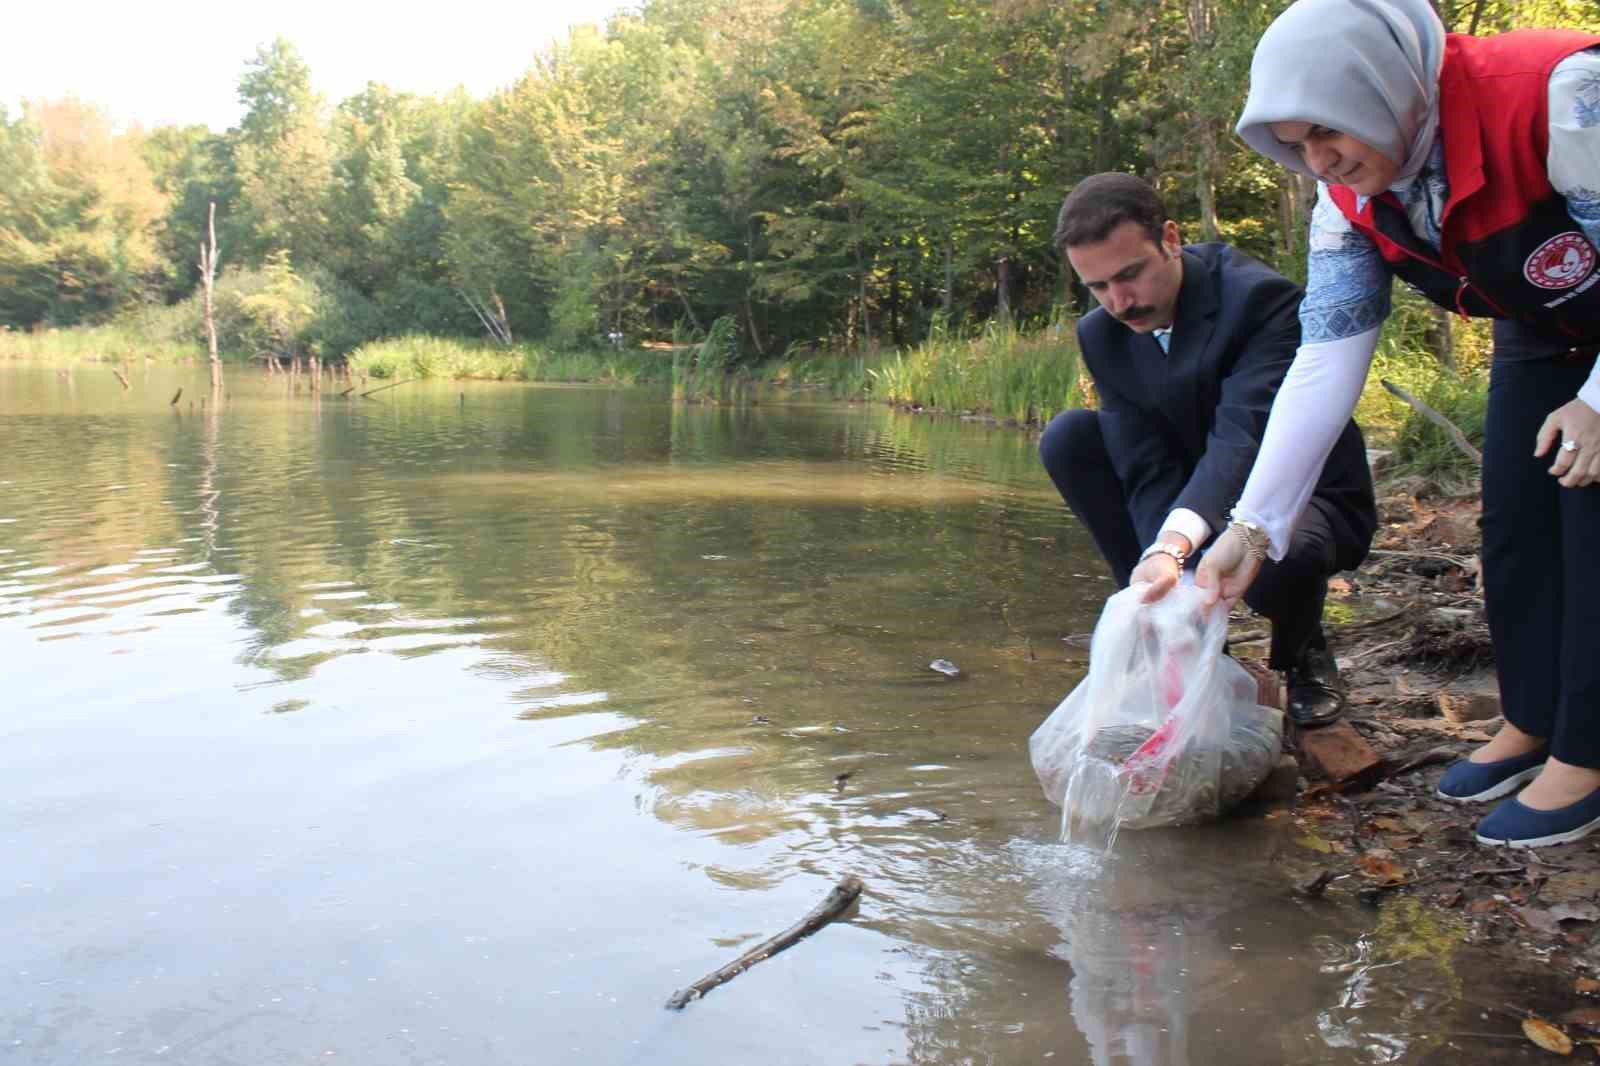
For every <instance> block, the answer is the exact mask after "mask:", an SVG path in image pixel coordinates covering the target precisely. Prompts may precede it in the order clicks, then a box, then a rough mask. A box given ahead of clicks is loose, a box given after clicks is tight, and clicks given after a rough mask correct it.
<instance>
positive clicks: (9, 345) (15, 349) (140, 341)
mask: <svg viewBox="0 0 1600 1066" xmlns="http://www.w3.org/2000/svg"><path fill="white" fill-rule="evenodd" d="M204 358H206V346H205V345H204V344H200V343H195V342H191V343H187V344H184V343H174V342H172V341H169V340H166V339H161V340H155V339H152V338H151V337H150V335H149V334H148V333H147V332H145V331H144V330H143V329H140V328H139V327H138V326H137V325H135V324H133V323H129V322H118V323H115V324H112V325H105V326H80V327H78V328H75V329H49V330H41V331H40V332H38V333H27V332H21V331H18V330H0V359H28V360H33V361H37V362H42V363H132V362H137V361H140V360H144V359H152V360H155V361H156V362H178V361H181V360H183V359H204Z"/></svg>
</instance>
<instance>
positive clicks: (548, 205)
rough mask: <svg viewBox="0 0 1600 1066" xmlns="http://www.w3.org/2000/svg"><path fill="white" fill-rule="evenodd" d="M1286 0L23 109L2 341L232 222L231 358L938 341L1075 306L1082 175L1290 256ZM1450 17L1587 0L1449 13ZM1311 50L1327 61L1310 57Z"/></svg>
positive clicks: (113, 289)
mask: <svg viewBox="0 0 1600 1066" xmlns="http://www.w3.org/2000/svg"><path fill="white" fill-rule="evenodd" d="M1282 6H1283V5H1282V4H1281V3H1278V2H1277V0H1266V2H1261V0H1067V2H1060V0H644V2H643V3H642V5H641V6H639V7H637V8H634V9H631V10H629V11H626V12H624V13H623V14H620V15H618V16H616V17H615V18H613V19H612V20H611V22H610V23H609V24H608V25H607V26H606V27H604V28H603V29H595V28H587V29H579V30H575V31H574V32H573V33H572V34H571V35H570V36H569V38H568V39H567V40H566V41H565V42H564V43H562V44H560V45H558V46H556V47H553V48H550V49H547V50H545V51H543V52H541V53H538V54H536V55H534V56H533V58H532V61H531V65H530V67H529V68H528V70H527V71H526V72H525V73H524V74H523V76H522V77H521V78H520V80H518V81H517V82H516V83H515V84H513V85H511V86H509V87H508V88H506V89H504V90H503V91H500V92H497V93H495V94H494V95H491V96H489V97H488V98H486V99H471V98H468V97H467V96H466V95H465V94H456V95H450V96H445V97H422V96H415V95H409V94H405V93H400V92H396V91H393V90H391V89H389V88H387V87H386V86H383V85H380V84H369V85H368V86H367V88H366V89H365V91H363V92H361V93H359V94H358V95H355V96H352V97H350V98H348V99H345V100H342V101H339V102H337V103H331V102H330V101H327V100H324V99H322V98H321V97H320V96H319V95H318V94H317V93H316V92H315V91H314V88H313V86H314V84H315V82H314V75H313V72H312V71H311V70H309V69H308V67H307V65H306V63H305V62H304V61H303V60H302V59H301V58H300V56H299V54H298V53H297V52H296V50H295V48H294V46H293V44H292V43H290V42H288V41H285V40H281V39H280V40H277V41H274V42H272V43H269V44H266V45H263V46H262V47H261V48H260V49H259V50H258V51H257V52H256V54H255V55H254V56H253V57H250V58H249V59H248V61H246V62H244V63H243V64H242V69H241V73H240V76H239V78H238V82H237V86H236V88H237V92H238V96H239V100H240V102H241V104H242V105H243V117H242V119H241V120H240V122H239V125H238V126H237V127H236V128H233V129H229V130H227V131H223V132H218V131H215V130H210V129H207V128H205V127H198V126H191V127H160V128H156V129H151V130H142V129H137V128H133V129H127V128H123V127H122V126H120V125H119V124H118V121H117V116H116V115H107V114H104V113H101V112H99V111H97V110H95V109H94V108H91V107H89V106H86V105H84V104H82V103H79V102H77V101H75V100H72V99H66V100H33V101H28V102H27V103H25V104H24V105H23V107H22V108H21V111H20V113H17V114H11V113H7V112H6V111H5V110H3V109H0V325H4V326H7V327H10V328H13V329H29V328H37V327H38V326H40V325H41V324H42V325H45V326H74V325H83V324H97V323H102V322H106V321H109V320H112V319H118V318H120V319H128V318H130V317H137V316H139V315H151V314H160V313H161V309H163V308H168V309H170V308H171V307H173V305H179V304H181V302H182V301H184V300H185V299H186V298H187V297H188V296H190V294H191V293H192V292H193V291H194V289H195V286H196V284H197V281H198V269H197V266H196V263H197V260H198V248H199V242H200V239H201V237H202V234H203V229H204V226H205V217H206V210H207V204H208V203H211V202H215V204H216V207H217V219H218V240H219V244H220V247H221V262H222V265H223V270H224V273H223V276H222V280H221V283H220V284H221V287H222V290H223V291H224V292H225V293H231V294H232V303H231V304H225V306H226V307H233V308H235V309H236V310H238V309H243V310H241V311H239V313H241V314H244V313H245V312H246V311H247V312H248V314H245V317H246V318H247V319H248V322H247V324H246V325H247V327H248V329H254V330H256V331H257V333H259V334H260V336H245V334H246V333H247V332H248V329H246V327H243V326H242V327H240V328H239V329H237V330H235V332H234V333H233V334H230V335H231V336H234V337H235V341H236V343H237V344H241V345H242V344H246V343H248V344H251V345H256V344H261V345H266V346H269V347H270V346H273V345H278V346H288V347H291V348H300V349H303V350H308V351H314V352H316V353H317V354H321V355H323V356H324V357H329V356H338V355H341V354H343V353H345V352H347V351H349V350H350V349H352V348H353V347H355V346H357V345H359V344H360V343H362V342H364V341H366V340H369V339H371V338H375V337H386V336H396V335H400V334H408V333H427V334H434V335H442V336H458V337H479V336H486V335H489V334H491V333H502V332H503V333H506V334H509V336H511V337H514V338H516V339H517V340H524V339H537V340H539V341H540V342H541V343H545V344H548V345H550V346H552V347H553V348H558V349H559V348H570V347H584V346H588V345H594V344H598V343H600V342H601V339H602V338H604V336H605V335H606V334H607V333H609V332H611V331H613V330H615V331H620V332H622V333H623V334H624V335H625V336H627V337H628V338H630V340H636V339H643V338H648V337H667V336H671V335H673V332H674V330H675V329H676V330H678V331H680V335H682V333H684V332H688V333H695V332H703V331H705V330H706V329H708V328H709V327H710V325H711V324H712V323H714V322H716V321H717V320H718V319H724V318H725V319H729V320H731V322H732V323H733V324H734V326H735V327H736V329H737V347H738V351H739V352H740V353H741V355H742V357H743V358H747V359H761V358H764V357H770V356H775V355H779V354H783V353H785V352H790V353H793V352H797V351H799V352H803V351H808V350H830V351H849V350H860V349H861V348H863V347H879V346H881V347H892V346H901V345H909V344H915V343H917V342H919V341H921V340H923V339H924V338H926V337H927V336H928V335H929V333H930V331H934V330H938V329H940V328H941V327H946V328H960V327H961V326H963V325H968V326H970V325H971V324H973V323H977V322H983V321H988V320H992V319H997V318H998V319H1009V320H1011V321H1013V322H1017V323H1021V324H1024V325H1026V324H1029V323H1038V322H1042V321H1049V320H1050V319H1051V318H1052V316H1055V315H1057V314H1058V313H1059V312H1060V311H1061V310H1062V309H1063V308H1065V309H1067V310H1068V311H1069V312H1070V311H1071V310H1073V309H1075V308H1076V307H1078V306H1080V303H1079V298H1078V297H1079V294H1077V293H1074V291H1073V289H1072V279H1071V278H1070V276H1069V272H1068V270H1067V269H1066V267H1065V264H1064V263H1063V261H1062V260H1061V259H1060V257H1058V256H1057V255H1056V254H1055V253H1054V251H1053V249H1052V248H1051V246H1050V243H1051V242H1050V235H1051V232H1052V230H1053V223H1054V215H1055V212H1056V209H1057V207H1058V205H1059V204H1060V201H1061V198H1062V196H1063V195H1064V194H1065V192H1066V191H1067V190H1068V189H1069V188H1070V187H1071V186H1072V184H1073V183H1074V181H1076V180H1077V179H1079V178H1080V177H1082V176H1083V175H1086V174H1089V173H1092V172H1095V171H1099V170H1106V169H1123V170H1129V171H1132V172H1135V173H1138V174H1141V175H1143V176H1145V177H1147V178H1149V179H1151V180H1153V181H1155V182H1156V183H1157V184H1158V185H1159V187H1160V188H1161V189H1162V190H1163V192H1164V193H1165V194H1166V195H1167V197H1168V199H1169V202H1170V204H1171V206H1172V210H1173V212H1174V214H1175V215H1176V217H1177V218H1178V219H1179V220H1180V222H1181V223H1182V224H1183V226H1184V231H1185V237H1186V239H1189V240H1202V239H1210V238H1214V237H1217V236H1221V237H1222V238H1224V239H1227V240H1230V241H1233V242H1235V243H1237V244H1239V245H1241V246H1243V247H1245V248H1246V249H1248V250H1250V251H1252V252H1254V253H1256V254H1257V255H1259V256H1262V257H1263V258H1266V259H1268V260H1269V261H1272V262H1276V263H1278V264H1279V265H1281V266H1283V267H1285V268H1286V269H1287V270H1289V271H1290V272H1293V271H1295V270H1296V260H1297V259H1298V253H1297V245H1298V244H1299V243H1300V240H1301V236H1300V235H1301V233H1302V230H1303V227H1304V212H1305V209H1306V206H1307V203H1306V196H1307V192H1308V190H1307V189H1305V188H1304V187H1303V186H1301V185H1300V184H1298V183H1297V182H1296V181H1294V180H1293V179H1291V178H1290V177H1288V176H1287V175H1286V174H1285V173H1283V172H1282V171H1281V170H1280V169H1278V168H1276V167H1274V166H1272V165H1270V164H1268V163H1267V162H1265V161H1264V160H1262V159H1260V158H1259V157H1256V156H1253V155H1252V154H1251V153H1249V152H1248V151H1246V150H1245V149H1244V147H1243V145H1242V144H1241V143H1240V142H1239V141H1238V139H1237V138H1236V137H1235V136H1234V135H1233V133H1232V124H1233V120H1234V118H1235V116H1236V115H1237V112H1238V110H1239V107H1240V104H1241V102H1242V100H1243V97H1244V92H1245V89H1246V81H1247V71H1248V66H1249V57H1250V51H1251V48H1252V46H1253V44H1254V41H1255V39H1256V38H1257V36H1258V35H1259V34H1260V32H1261V31H1262V29H1263V28H1264V27H1265V26H1266V25H1267V23H1268V22H1269V21H1270V20H1271V18H1272V17H1273V16H1274V15H1275V14H1276V12H1277V11H1279V10H1281V8H1282ZM1441 14H1442V15H1443V17H1444V19H1445V21H1446V23H1447V24H1448V25H1450V26H1451V28H1453V29H1459V30H1468V29H1476V30H1477V32H1480V33H1483V32H1492V31H1496V30H1500V29H1504V28H1509V27H1512V26H1520V25H1588V26H1591V27H1593V26H1596V25H1600V5H1597V4H1596V0H1453V2H1452V0H1446V2H1445V3H1444V6H1443V8H1442V9H1441ZM1307 61H1308V62H1315V57H1314V56H1312V57H1307Z"/></svg>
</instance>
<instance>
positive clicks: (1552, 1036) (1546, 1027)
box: [1522, 1018, 1572, 1055]
mask: <svg viewBox="0 0 1600 1066" xmlns="http://www.w3.org/2000/svg"><path fill="white" fill-rule="evenodd" d="M1522 1035H1523V1036H1525V1037H1527V1038H1528V1039H1529V1040H1531V1041H1533V1042H1534V1043H1535V1044H1538V1045H1539V1046H1540V1047H1542V1048H1544V1049H1545V1050H1546V1051H1548V1052H1550V1053H1552V1054H1555V1055H1570V1054H1572V1038H1571V1037H1570V1036H1568V1035H1567V1034H1566V1033H1563V1032H1562V1031H1561V1030H1560V1029H1557V1028H1556V1027H1555V1026H1553V1025H1551V1024H1550V1023H1549V1022H1547V1021H1545V1020H1544V1019H1543V1018H1524V1019H1522Z"/></svg>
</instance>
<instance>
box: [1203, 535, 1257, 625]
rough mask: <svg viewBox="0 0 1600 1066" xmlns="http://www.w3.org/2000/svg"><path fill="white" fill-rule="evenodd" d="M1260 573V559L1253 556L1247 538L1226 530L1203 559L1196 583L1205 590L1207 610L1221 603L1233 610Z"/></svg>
mask: <svg viewBox="0 0 1600 1066" xmlns="http://www.w3.org/2000/svg"><path fill="white" fill-rule="evenodd" d="M1260 571H1261V560H1260V559H1257V558H1256V557H1255V556H1254V555H1251V554H1250V552H1249V550H1248V549H1247V548H1246V546H1245V542H1244V538H1243V537H1241V536H1240V535H1239V534H1238V533H1236V532H1235V531H1234V530H1232V529H1226V530H1223V532H1222V536H1220V537H1218V538H1217V540H1216V543H1214V544H1212V545H1211V550H1210V551H1208V552H1206V554H1205V558H1203V559H1201V560H1200V569H1199V570H1198V571H1196V572H1195V575H1194V583H1195V584H1196V585H1197V586H1198V587H1200V588H1202V589H1204V590H1205V593H1206V600H1205V602H1206V606H1207V607H1210V606H1211V605H1212V604H1214V603H1216V602H1217V601H1218V600H1221V601H1222V602H1223V603H1224V604H1225V605H1227V606H1228V607H1229V608H1230V609H1231V608H1232V607H1233V604H1234V602H1235V601H1237V600H1238V599H1239V597H1240V596H1243V595H1244V593H1245V590H1246V589H1248V588H1249V587H1250V583H1251V582H1252V581H1254V580H1255V579H1256V574H1257V573H1259V572H1260Z"/></svg>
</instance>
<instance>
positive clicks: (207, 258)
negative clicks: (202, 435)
mask: <svg viewBox="0 0 1600 1066" xmlns="http://www.w3.org/2000/svg"><path fill="white" fill-rule="evenodd" d="M216 277H217V202H216V201H215V200H213V201H211V208H210V210H209V211H208V212H207V218H206V240H204V241H201V242H200V282H201V284H202V285H204V286H205V294H206V351H207V352H208V353H209V354H210V356H211V392H212V393H213V394H216V393H219V392H221V391H222V360H221V359H219V358H218V357H217V320H216V318H215V317H214V316H213V314H212V296H211V286H212V283H213V282H214V281H215V280H216Z"/></svg>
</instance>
